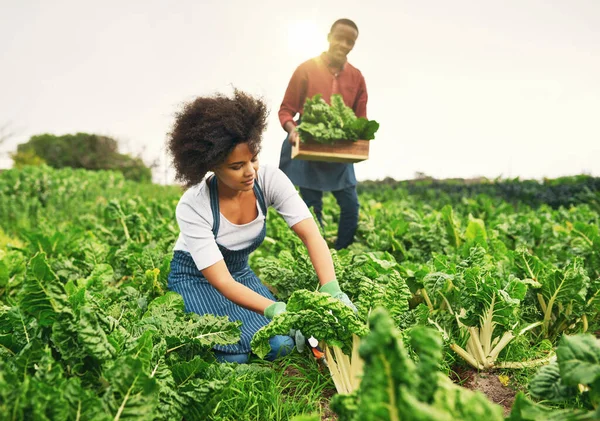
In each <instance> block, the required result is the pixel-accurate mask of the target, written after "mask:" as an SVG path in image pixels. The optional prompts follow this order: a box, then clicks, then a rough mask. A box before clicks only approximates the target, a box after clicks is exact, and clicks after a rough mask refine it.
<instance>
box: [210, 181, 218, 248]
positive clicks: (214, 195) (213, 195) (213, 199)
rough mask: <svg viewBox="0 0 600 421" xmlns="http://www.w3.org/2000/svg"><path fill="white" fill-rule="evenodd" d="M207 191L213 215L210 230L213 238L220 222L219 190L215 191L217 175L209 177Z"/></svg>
mask: <svg viewBox="0 0 600 421" xmlns="http://www.w3.org/2000/svg"><path fill="white" fill-rule="evenodd" d="M209 192H210V209H211V210H212V215H213V226H212V232H213V235H214V236H215V238H217V233H218V232H219V224H220V223H221V212H219V192H218V191H217V177H215V176H214V175H213V176H212V178H211V179H210V184H209Z"/></svg>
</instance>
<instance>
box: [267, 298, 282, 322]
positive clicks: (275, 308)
mask: <svg viewBox="0 0 600 421" xmlns="http://www.w3.org/2000/svg"><path fill="white" fill-rule="evenodd" d="M285 311H286V305H285V303H284V302H283V301H276V302H274V303H273V304H271V305H270V306H267V308H265V317H266V318H267V319H273V317H275V316H277V315H278V314H281V313H284V312H285Z"/></svg>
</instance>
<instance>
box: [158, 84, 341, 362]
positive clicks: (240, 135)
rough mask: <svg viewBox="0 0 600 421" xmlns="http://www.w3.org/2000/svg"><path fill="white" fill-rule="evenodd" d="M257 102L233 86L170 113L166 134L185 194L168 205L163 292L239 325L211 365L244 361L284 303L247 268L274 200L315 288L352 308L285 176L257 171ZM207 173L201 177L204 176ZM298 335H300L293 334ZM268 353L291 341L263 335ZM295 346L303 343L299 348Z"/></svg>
mask: <svg viewBox="0 0 600 421" xmlns="http://www.w3.org/2000/svg"><path fill="white" fill-rule="evenodd" d="M266 119H267V109H266V106H265V104H264V103H263V102H262V101H261V100H259V99H256V98H253V97H252V96H250V95H248V94H245V93H243V92H241V91H238V90H236V91H235V93H234V95H233V97H232V98H230V97H227V96H223V95H215V96H212V97H200V98H197V99H196V100H194V101H192V102H190V103H188V104H186V105H185V106H184V107H183V110H182V111H181V112H180V113H178V114H177V116H176V120H175V123H174V126H173V130H172V132H171V133H170V137H169V140H168V148H169V151H170V153H171V154H172V156H173V163H174V166H175V170H176V176H177V179H178V180H180V181H182V182H184V183H185V185H186V187H187V188H188V189H187V191H186V192H185V193H184V194H183V196H182V197H181V199H180V201H179V204H178V205H177V210H176V215H177V222H178V224H179V229H180V234H179V238H178V240H177V243H176V244H175V248H174V254H173V260H172V261H171V272H170V274H169V289H170V290H172V291H176V292H178V293H179V294H181V295H182V296H183V299H184V302H185V306H186V310H187V311H193V312H195V313H199V314H205V313H212V314H216V315H219V316H228V317H229V319H230V320H240V321H242V326H241V339H240V341H239V342H238V343H236V344H234V345H226V346H220V345H219V346H215V354H216V357H217V359H218V360H219V361H229V362H238V363H245V362H247V361H248V356H249V353H250V340H251V339H252V336H253V335H254V334H255V333H256V331H257V330H258V329H260V328H261V327H263V326H264V325H266V324H267V323H269V320H270V319H272V318H273V317H274V316H275V315H276V314H279V313H282V312H284V311H285V303H283V302H278V301H276V299H275V297H274V296H273V295H272V294H271V292H270V291H269V290H268V289H267V288H266V287H265V286H264V285H263V284H262V283H261V282H260V280H259V279H258V277H257V276H256V275H255V274H254V273H253V272H252V270H251V269H250V267H249V266H248V255H249V254H250V253H251V252H252V251H254V250H256V248H257V247H258V246H259V245H260V244H261V243H262V241H263V239H264V238H265V232H266V225H265V223H266V215H267V208H268V207H269V206H273V207H274V208H275V209H276V210H277V212H279V214H280V215H281V216H282V217H283V218H284V219H285V221H286V222H287V224H288V225H289V226H290V227H291V229H292V230H293V231H294V232H295V233H296V234H297V235H298V236H299V237H300V239H301V240H302V242H303V243H304V244H305V245H306V248H307V250H308V254H309V256H310V259H311V261H312V263H313V266H314V268H315V271H316V273H317V277H318V279H319V283H320V284H321V287H320V291H322V292H326V293H329V294H331V295H333V296H334V297H336V298H338V299H340V300H342V301H344V302H345V303H346V304H348V305H350V306H352V304H351V303H350V301H349V300H348V297H347V296H346V294H344V293H342V291H341V290H340V288H339V285H338V282H337V281H336V280H335V271H334V268H333V262H332V260H331V254H330V253H329V248H328V247H327V244H326V243H325V240H324V239H323V237H322V236H321V234H320V232H319V229H318V228H317V225H316V224H315V222H314V220H313V218H312V215H311V213H310V211H309V210H308V208H307V207H306V205H305V203H304V201H303V200H302V199H301V198H300V196H299V195H298V193H297V192H296V190H295V188H294V186H293V185H292V183H291V182H290V181H289V179H288V178H287V177H286V176H285V175H284V174H283V173H282V172H281V171H280V170H279V169H278V168H277V167H274V166H273V167H271V166H264V167H261V168H260V169H259V165H258V157H257V156H258V152H259V151H260V147H261V141H262V133H263V131H264V129H265V126H266ZM209 171H210V172H212V173H213V175H212V176H210V177H207V178H206V179H205V175H206V174H207V173H208V172H209ZM297 339H298V340H299V341H301V342H302V341H303V338H302V337H301V335H297ZM270 344H271V352H270V353H269V354H268V355H267V358H268V359H271V360H272V359H274V358H275V357H277V356H280V355H285V354H287V353H289V352H290V351H291V350H292V349H293V346H294V340H293V339H292V338H291V337H289V336H276V337H274V338H271V341H270ZM298 345H303V344H300V343H299V344H298Z"/></svg>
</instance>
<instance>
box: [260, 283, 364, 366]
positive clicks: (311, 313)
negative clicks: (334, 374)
mask: <svg viewBox="0 0 600 421" xmlns="http://www.w3.org/2000/svg"><path fill="white" fill-rule="evenodd" d="M291 329H297V330H300V331H301V332H302V333H303V334H304V336H306V337H310V336H314V337H315V338H317V339H318V340H320V341H324V342H326V343H327V344H329V345H332V346H339V347H340V348H341V349H342V351H343V352H344V353H345V354H346V355H350V353H351V350H352V335H353V334H356V335H358V336H363V335H364V334H365V333H366V330H367V329H366V326H365V325H364V324H363V323H362V322H361V321H360V320H359V319H358V318H357V317H356V315H355V314H354V312H353V311H352V309H350V308H349V307H348V306H346V305H345V304H343V303H342V302H341V301H339V300H337V299H335V298H333V297H331V296H330V295H328V294H323V293H320V292H311V291H306V290H300V291H296V292H295V293H293V294H292V296H291V297H290V299H289V301H288V303H287V311H286V312H284V313H281V314H278V315H277V316H275V317H274V318H273V320H272V321H271V323H269V324H268V325H266V326H264V327H262V328H261V329H260V330H259V331H258V332H256V334H255V335H254V337H253V338H252V341H251V343H250V345H251V347H252V351H253V352H254V353H255V354H256V355H258V356H259V357H261V358H264V356H265V355H267V354H268V353H269V351H270V349H271V347H270V345H269V339H270V338H271V337H273V336H275V335H288V334H289V332H290V330H291Z"/></svg>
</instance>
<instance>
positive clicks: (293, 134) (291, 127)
mask: <svg viewBox="0 0 600 421" xmlns="http://www.w3.org/2000/svg"><path fill="white" fill-rule="evenodd" d="M284 130H285V131H286V132H288V142H290V144H291V145H292V146H294V145H296V142H299V141H300V135H299V134H298V131H296V125H295V124H294V122H293V121H288V122H286V123H285V126H284Z"/></svg>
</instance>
